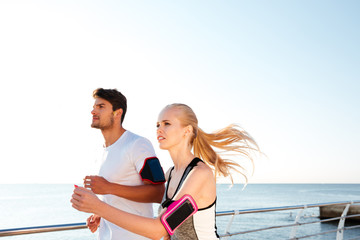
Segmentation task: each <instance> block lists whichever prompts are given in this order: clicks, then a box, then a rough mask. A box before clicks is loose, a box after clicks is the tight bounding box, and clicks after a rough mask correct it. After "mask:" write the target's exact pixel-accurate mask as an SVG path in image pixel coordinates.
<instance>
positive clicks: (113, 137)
mask: <svg viewBox="0 0 360 240" xmlns="http://www.w3.org/2000/svg"><path fill="white" fill-rule="evenodd" d="M125 131H126V129H124V128H123V127H122V126H120V127H117V128H111V129H106V130H101V133H102V134H103V136H104V139H105V146H106V147H109V146H111V145H112V144H114V143H115V142H116V141H117V140H118V139H119V138H120V137H121V136H122V135H123V134H124V132H125Z"/></svg>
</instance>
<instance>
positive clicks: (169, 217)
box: [160, 194, 198, 235]
mask: <svg viewBox="0 0 360 240" xmlns="http://www.w3.org/2000/svg"><path fill="white" fill-rule="evenodd" d="M197 210H198V207H197V205H196V203H195V201H194V199H193V198H192V197H191V196H190V195H188V194H185V195H184V196H183V197H182V198H180V199H179V200H177V201H175V202H173V203H171V204H170V206H169V207H168V208H167V210H166V212H165V213H164V214H163V215H162V216H161V217H160V220H161V223H162V224H163V225H164V227H165V229H166V231H167V232H168V233H169V234H170V235H173V234H174V232H175V230H176V229H177V228H178V227H180V225H181V224H182V223H183V222H185V220H186V219H188V218H189V217H191V216H192V215H194V214H195V213H196V212H197Z"/></svg>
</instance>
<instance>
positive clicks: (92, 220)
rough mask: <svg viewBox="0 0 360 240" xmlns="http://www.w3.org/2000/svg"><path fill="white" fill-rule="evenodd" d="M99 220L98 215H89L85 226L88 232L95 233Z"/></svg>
mask: <svg viewBox="0 0 360 240" xmlns="http://www.w3.org/2000/svg"><path fill="white" fill-rule="evenodd" d="M100 220H101V217H99V216H98V215H95V214H93V215H91V216H90V217H89V218H88V219H87V220H86V226H87V227H88V228H89V229H90V231H91V232H92V233H94V232H96V230H97V229H98V227H99V226H100Z"/></svg>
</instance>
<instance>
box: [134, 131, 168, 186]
mask: <svg viewBox="0 0 360 240" xmlns="http://www.w3.org/2000/svg"><path fill="white" fill-rule="evenodd" d="M132 154H133V161H134V165H135V167H136V171H137V172H138V173H139V174H140V177H141V178H142V180H143V181H148V182H150V183H153V184H159V183H163V182H165V176H164V171H163V169H162V167H161V165H160V161H159V160H158V158H157V157H156V154H155V151H154V148H153V146H152V144H151V142H150V141H149V140H147V139H146V138H140V139H138V140H137V141H136V142H135V143H134V145H133V149H132Z"/></svg>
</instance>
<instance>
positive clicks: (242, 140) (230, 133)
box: [165, 103, 260, 182]
mask: <svg viewBox="0 0 360 240" xmlns="http://www.w3.org/2000/svg"><path fill="white" fill-rule="evenodd" d="M167 108H176V109H177V110H180V114H179V116H178V119H179V121H180V122H181V124H182V125H183V126H189V125H190V126H192V128H193V136H192V138H191V140H190V144H191V145H192V147H193V152H194V155H195V156H196V157H199V158H201V159H202V160H204V161H205V162H206V164H207V165H209V166H210V167H211V168H212V169H213V170H214V171H215V177H216V176H217V175H219V176H224V177H228V176H230V179H231V181H232V182H233V178H232V175H231V170H234V171H236V172H239V173H240V174H242V175H243V176H244V178H245V180H246V182H248V178H247V174H246V169H245V168H244V167H243V166H241V165H240V164H239V163H237V162H235V161H233V160H230V159H225V158H223V157H222V156H225V155H240V156H241V157H245V158H247V159H248V160H250V162H251V164H252V167H253V168H254V160H253V153H254V152H260V150H259V147H258V145H257V143H256V142H255V140H254V139H253V138H252V137H251V136H250V135H249V133H247V132H246V131H245V130H243V129H241V128H240V127H239V126H238V125H236V124H231V125H229V126H227V127H225V128H223V129H221V130H218V131H216V132H213V133H206V132H204V131H203V130H201V129H200V128H199V127H198V120H197V117H196V115H195V113H194V111H193V110H192V109H191V108H190V107H189V106H187V105H185V104H181V103H174V104H170V105H167V106H166V107H165V109H167ZM214 148H215V149H218V150H219V151H215V150H214ZM228 153H235V154H228Z"/></svg>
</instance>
